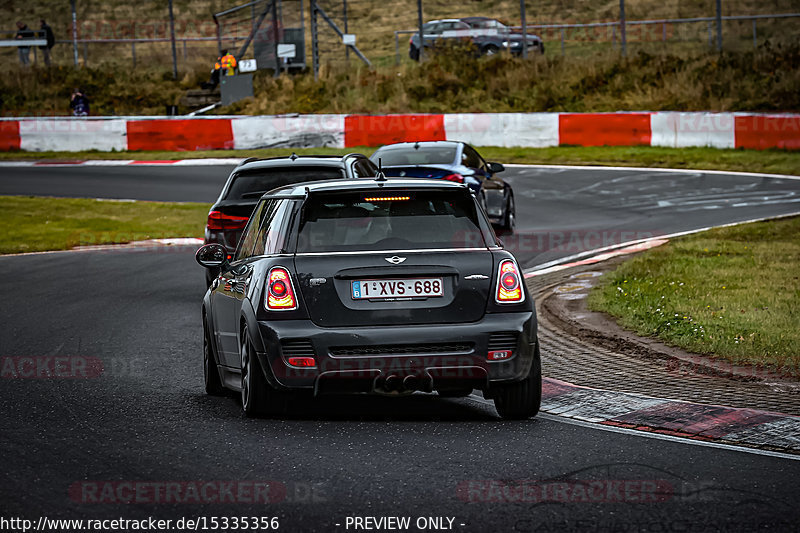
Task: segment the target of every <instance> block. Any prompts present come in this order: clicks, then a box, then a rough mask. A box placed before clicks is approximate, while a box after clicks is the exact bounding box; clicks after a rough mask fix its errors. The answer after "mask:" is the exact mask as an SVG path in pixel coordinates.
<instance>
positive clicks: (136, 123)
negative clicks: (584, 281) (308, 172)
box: [0, 111, 800, 152]
mask: <svg viewBox="0 0 800 533" xmlns="http://www.w3.org/2000/svg"><path fill="white" fill-rule="evenodd" d="M443 140H451V141H452V140H460V141H465V142H468V143H470V144H473V145H476V146H487V145H498V144H499V145H500V146H507V147H517V146H518V147H529V148H540V147H547V146H565V145H569V146H665V147H671V148H683V147H689V146H705V147H713V148H750V149H758V150H763V149H768V148H780V149H787V150H797V149H800V115H798V114H791V113H773V114H759V113H709V112H688V113H679V112H669V111H667V112H650V111H641V112H609V113H452V114H441V113H433V114H423V113H412V114H390V115H345V114H319V115H261V116H245V115H236V116H211V117H192V118H190V117H145V116H139V117H83V118H75V117H36V118H32V117H6V118H2V119H0V151H11V150H25V151H32V152H48V151H50V152H58V151H66V152H76V151H83V150H99V151H103V152H110V151H112V150H116V151H122V150H131V151H162V152H163V151H197V150H230V149H258V148H266V147H273V146H308V147H320V146H335V147H339V148H349V147H354V146H377V145H382V144H389V143H394V142H403V141H411V142H413V141H443Z"/></svg>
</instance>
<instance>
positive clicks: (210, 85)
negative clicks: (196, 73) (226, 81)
mask: <svg viewBox="0 0 800 533" xmlns="http://www.w3.org/2000/svg"><path fill="white" fill-rule="evenodd" d="M227 53H228V51H227V50H223V51H222V56H219V57H218V58H217V60H216V61H215V62H214V68H213V69H211V78H209V80H208V81H204V82H203V83H201V84H200V87H202V88H203V89H207V90H209V91H213V90H214V89H216V88H217V85H219V75H220V72H222V57H223V56H224V55H225V54H227Z"/></svg>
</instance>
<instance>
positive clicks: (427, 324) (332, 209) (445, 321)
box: [196, 176, 541, 419]
mask: <svg viewBox="0 0 800 533" xmlns="http://www.w3.org/2000/svg"><path fill="white" fill-rule="evenodd" d="M196 258H197V261H198V263H200V264H201V265H202V266H204V267H206V268H214V269H219V270H220V274H219V275H218V276H217V277H216V278H215V279H214V280H213V282H212V284H211V287H210V288H209V290H208V291H207V293H206V295H205V298H204V300H203V306H202V316H203V329H204V337H203V340H204V353H203V360H204V375H205V387H206V391H207V392H209V393H211V394H216V393H220V392H222V391H223V389H225V388H227V389H232V390H235V391H240V392H241V395H242V407H243V409H244V412H245V413H246V414H247V415H248V416H251V415H257V414H263V413H265V412H266V413H275V412H282V411H283V410H285V409H286V407H287V405H290V404H291V402H292V401H293V400H296V399H298V398H299V397H301V396H312V395H313V396H319V395H324V394H342V393H366V394H383V395H403V394H411V393H413V392H416V391H423V392H433V391H438V392H439V394H440V395H443V396H466V395H468V394H470V393H471V392H472V391H473V390H474V389H480V390H482V391H483V394H484V396H485V397H487V398H492V399H494V402H495V406H496V408H497V411H498V413H499V414H500V415H501V416H502V417H504V418H510V419H521V418H527V417H529V416H533V415H535V414H536V413H537V412H538V409H539V404H540V400H541V363H540V357H539V344H538V340H537V333H536V331H537V322H536V315H535V312H534V307H533V302H532V298H531V296H530V294H529V293H528V290H527V288H526V287H525V284H524V280H523V276H522V272H521V271H520V269H519V266H518V264H517V262H516V260H515V259H514V257H513V256H512V255H511V254H510V253H509V252H508V251H505V250H503V248H502V247H501V245H500V244H499V242H498V241H497V239H496V237H495V235H494V232H493V231H492V229H491V226H490V225H489V221H488V220H487V219H486V216H485V214H484V212H483V210H482V209H480V207H479V205H478V202H477V200H476V199H475V197H474V195H473V194H472V193H471V191H470V189H469V188H468V187H467V186H465V185H462V184H456V183H450V182H446V181H436V180H425V179H413V178H412V179H386V178H383V177H382V176H380V177H378V178H373V179H354V180H340V181H320V182H311V183H304V184H298V185H291V186H287V187H282V188H280V189H276V190H274V191H271V192H269V193H267V194H265V195H264V196H263V197H262V198H261V199H260V201H259V203H258V205H257V206H256V208H255V210H254V212H253V215H252V216H251V218H250V220H249V222H248V224H247V226H246V227H245V229H244V234H243V236H242V239H241V241H240V243H239V246H238V248H237V250H236V253H235V254H234V256H233V258H232V259H231V260H228V258H227V251H226V249H225V248H224V247H223V246H221V245H219V244H208V245H205V246H203V247H202V248H200V249H199V250H198V251H197V254H196Z"/></svg>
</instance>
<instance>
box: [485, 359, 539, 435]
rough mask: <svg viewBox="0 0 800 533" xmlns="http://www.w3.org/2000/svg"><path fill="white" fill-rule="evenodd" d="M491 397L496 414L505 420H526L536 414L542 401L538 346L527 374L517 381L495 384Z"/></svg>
mask: <svg viewBox="0 0 800 533" xmlns="http://www.w3.org/2000/svg"><path fill="white" fill-rule="evenodd" d="M492 397H493V398H494V408H495V409H496V410H497V414H499V415H500V417H501V418H503V419H505V420H527V419H528V418H530V417H532V416H536V414H537V413H538V412H539V407H540V406H541V403H542V363H541V360H540V358H539V349H538V346H537V349H536V356H535V357H534V359H533V364H532V365H531V370H530V372H529V373H528V376H527V377H526V378H525V379H523V380H522V381H519V382H517V383H510V384H508V385H499V386H497V387H496V388H495V389H494V390H493V391H492Z"/></svg>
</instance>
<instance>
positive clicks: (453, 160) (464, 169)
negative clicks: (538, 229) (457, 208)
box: [370, 141, 516, 232]
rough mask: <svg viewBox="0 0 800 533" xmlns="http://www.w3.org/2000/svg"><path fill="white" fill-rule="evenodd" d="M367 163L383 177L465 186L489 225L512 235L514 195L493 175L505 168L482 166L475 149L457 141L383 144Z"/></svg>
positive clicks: (488, 164)
mask: <svg viewBox="0 0 800 533" xmlns="http://www.w3.org/2000/svg"><path fill="white" fill-rule="evenodd" d="M370 160H371V161H372V162H373V163H375V164H376V165H378V164H379V163H380V166H381V167H382V169H383V172H384V173H385V174H386V175H387V176H398V177H414V178H434V179H443V180H447V181H453V182H456V183H465V184H467V185H468V186H469V188H470V189H471V190H472V191H473V193H474V194H475V196H476V198H477V199H478V202H479V203H480V204H481V206H482V207H483V209H484V211H486V215H487V216H488V217H489V220H490V221H491V222H492V224H494V225H496V226H498V227H500V228H502V229H504V230H506V231H509V232H510V231H513V230H514V223H515V218H516V212H515V208H514V191H513V190H512V188H511V185H509V184H508V183H506V182H505V181H503V180H502V179H500V178H499V177H498V176H497V174H498V173H500V172H503V171H504V170H505V167H504V166H503V165H501V164H500V163H492V162H486V161H485V160H484V159H483V157H481V155H480V154H479V153H478V151H477V150H475V148H473V147H472V146H470V145H469V144H467V143H465V142H460V141H426V142H406V143H396V144H387V145H386V146H382V147H380V148H378V149H377V150H376V151H375V153H374V154H372V156H371V157H370Z"/></svg>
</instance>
